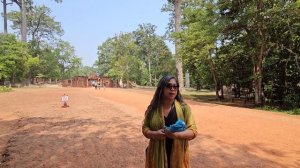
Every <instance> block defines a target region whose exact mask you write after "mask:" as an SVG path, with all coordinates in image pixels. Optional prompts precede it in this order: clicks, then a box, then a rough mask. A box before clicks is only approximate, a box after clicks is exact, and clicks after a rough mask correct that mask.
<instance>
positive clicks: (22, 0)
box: [11, 0, 62, 42]
mask: <svg viewBox="0 0 300 168" xmlns="http://www.w3.org/2000/svg"><path fill="white" fill-rule="evenodd" d="M11 1H12V2H14V3H16V4H17V5H18V6H19V8H20V13H21V26H20V31H21V40H22V41H23V42H26V41H27V17H26V15H27V9H26V8H27V6H28V7H31V6H32V4H33V1H32V0H11ZM55 2H57V3H60V2H62V0H55Z"/></svg>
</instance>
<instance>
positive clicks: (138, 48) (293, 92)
mask: <svg viewBox="0 0 300 168" xmlns="http://www.w3.org/2000/svg"><path fill="white" fill-rule="evenodd" d="M1 2H2V6H3V13H2V17H3V26H4V31H3V33H1V34H0V84H1V85H6V84H8V83H9V84H11V85H12V86H14V85H15V84H17V83H21V84H22V85H29V84H31V83H33V80H34V78H36V77H40V78H44V79H46V80H47V81H48V82H49V83H53V82H55V83H56V82H58V81H60V80H62V79H70V78H72V77H74V76H79V75H80V76H88V75H90V74H91V73H98V74H99V76H108V77H110V78H111V79H113V80H117V81H121V83H124V84H126V86H150V87H151V86H155V85H156V84H157V82H158V80H159V79H160V78H161V77H162V76H163V75H165V74H176V75H177V76H178V78H179V81H180V85H181V86H182V89H184V88H195V89H196V90H202V89H210V90H214V91H215V97H216V99H218V100H220V101H222V100H224V99H225V98H226V97H225V95H226V94H224V92H225V93H226V91H225V90H230V91H231V92H230V95H233V97H235V98H240V97H243V96H244V97H247V98H253V99H254V104H255V105H257V106H261V105H268V106H272V107H276V108H280V109H285V110H292V111H293V112H292V113H294V114H299V113H300V110H299V107H300V65H299V61H300V56H299V54H300V1H299V0H291V1H290V0H284V1H282V0H271V1H270V0H268V1H267V0H257V1H248V0H243V1H226V0H168V1H166V3H165V5H163V6H162V7H161V11H162V12H167V13H168V14H169V15H170V21H169V27H168V29H167V31H166V33H165V35H164V36H160V35H157V33H156V28H157V27H156V25H153V24H151V23H141V24H139V25H138V26H137V29H136V30H132V31H131V32H120V33H119V34H116V35H114V36H112V37H110V38H108V39H107V40H106V41H105V42H103V43H102V44H99V46H98V49H97V51H95V52H97V55H98V59H97V60H95V63H94V65H93V66H92V67H90V66H83V65H82V59H81V58H80V56H77V55H76V54H75V48H74V47H73V46H72V44H71V43H70V42H68V41H64V40H62V39H61V38H60V37H61V36H62V35H63V33H64V30H63V27H62V26H61V24H60V22H58V21H55V17H53V16H51V9H50V8H49V7H47V6H38V5H36V4H35V1H34V0H2V1H1ZM55 2H57V3H63V1H62V0H55ZM8 5H13V6H16V7H17V9H18V10H13V11H8V10H7V6H8ZM58 17H59V16H58ZM7 22H11V23H12V26H11V29H12V30H14V31H16V32H17V33H10V32H8V28H7V25H8V24H7ZM166 40H171V41H173V42H174V43H175V53H172V52H171V51H170V49H169V48H168V46H167V44H166ZM184 74H185V75H184ZM184 77H185V80H184ZM224 89H225V90H224Z"/></svg>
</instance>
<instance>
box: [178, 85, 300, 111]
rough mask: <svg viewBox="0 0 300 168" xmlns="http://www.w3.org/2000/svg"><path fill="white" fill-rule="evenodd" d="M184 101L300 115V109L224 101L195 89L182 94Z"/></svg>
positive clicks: (213, 94) (212, 92) (209, 93)
mask: <svg viewBox="0 0 300 168" xmlns="http://www.w3.org/2000/svg"><path fill="white" fill-rule="evenodd" d="M181 94H182V96H183V97H184V99H190V100H194V101H198V102H205V103H213V104H222V105H227V106H234V107H245V108H254V109H260V110H266V111H272V112H281V113H287V114H292V115H300V108H294V109H291V110H284V109H280V108H278V107H274V106H268V105H264V106H261V107H257V106H255V104H254V100H249V101H245V99H244V98H240V99H238V98H235V99H231V98H227V99H226V98H225V99H223V100H221V101H220V100H218V99H217V98H216V95H215V94H216V93H215V92H214V91H210V90H201V91H196V90H193V89H186V90H185V91H182V92H181ZM232 100H233V101H232Z"/></svg>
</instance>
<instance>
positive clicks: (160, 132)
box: [147, 129, 166, 140]
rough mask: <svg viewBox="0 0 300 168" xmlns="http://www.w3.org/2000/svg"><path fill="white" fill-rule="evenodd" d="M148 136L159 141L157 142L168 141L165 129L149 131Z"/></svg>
mask: <svg viewBox="0 0 300 168" xmlns="http://www.w3.org/2000/svg"><path fill="white" fill-rule="evenodd" d="M147 134H148V137H149V138H151V139H157V140H164V139H166V135H165V133H164V130H163V129H160V130H157V131H148V132H147Z"/></svg>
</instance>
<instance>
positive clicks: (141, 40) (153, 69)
mask: <svg viewBox="0 0 300 168" xmlns="http://www.w3.org/2000/svg"><path fill="white" fill-rule="evenodd" d="M155 29H156V26H154V25H151V24H150V23H148V24H141V25H139V28H138V29H137V30H136V31H134V32H133V34H134V38H135V41H136V44H137V45H138V53H137V54H138V57H139V58H140V59H141V60H142V61H144V62H145V63H146V64H147V68H148V77H149V80H148V82H147V83H148V85H149V86H153V85H155V84H156V83H157V77H159V75H160V73H161V71H163V69H164V67H162V66H161V65H163V64H162V62H165V64H164V65H165V67H166V66H168V65H169V64H170V63H171V64H173V62H170V61H167V60H171V57H172V56H171V53H170V51H169V50H168V48H167V46H166V44H165V42H164V39H163V38H162V37H160V36H158V35H156V34H155ZM159 61H160V62H159ZM171 67H172V66H171ZM170 69H172V68H170ZM170 69H169V73H172V71H170ZM153 79H154V81H153Z"/></svg>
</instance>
